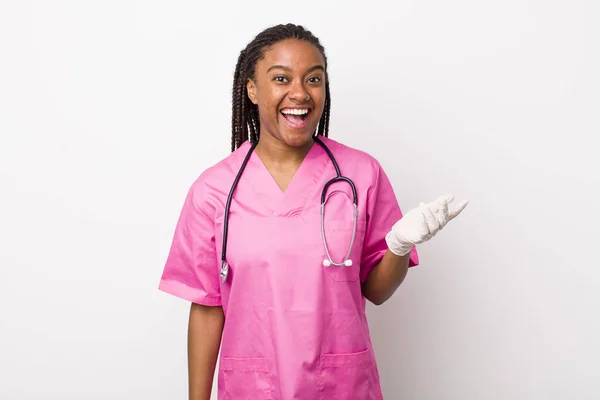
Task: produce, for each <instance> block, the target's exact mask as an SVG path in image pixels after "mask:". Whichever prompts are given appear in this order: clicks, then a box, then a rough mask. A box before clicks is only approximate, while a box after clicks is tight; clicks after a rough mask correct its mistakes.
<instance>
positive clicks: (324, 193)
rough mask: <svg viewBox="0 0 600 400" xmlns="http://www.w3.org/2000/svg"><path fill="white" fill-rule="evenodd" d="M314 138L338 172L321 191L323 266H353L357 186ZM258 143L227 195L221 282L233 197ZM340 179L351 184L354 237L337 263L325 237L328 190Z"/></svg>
mask: <svg viewBox="0 0 600 400" xmlns="http://www.w3.org/2000/svg"><path fill="white" fill-rule="evenodd" d="M313 139H314V140H315V142H317V143H318V144H319V145H321V147H322V148H323V149H324V150H325V152H326V153H327V155H328V156H329V158H330V159H331V162H332V163H333V167H334V168H335V173H336V176H335V177H334V178H332V179H330V180H329V181H327V183H326V184H325V186H323V190H322V192H321V237H322V239H323V246H324V247H325V253H326V254H327V258H326V259H325V260H323V266H325V267H329V266H331V265H333V266H335V267H341V266H346V267H350V266H352V260H351V259H350V252H351V251H352V246H354V238H355V237H356V224H357V219H358V198H357V196H356V187H355V186H354V182H352V180H351V179H350V178H347V177H345V176H342V174H341V172H340V167H339V166H338V163H337V161H336V160H335V157H334V156H333V154H332V153H331V150H329V148H328V147H327V146H326V145H325V143H323V141H322V140H321V139H319V137H318V136H313ZM256 144H257V143H253V144H252V146H251V147H250V150H248V153H247V154H246V157H245V158H244V161H243V162H242V165H241V167H240V170H239V171H238V173H237V176H236V177H235V180H234V181H233V185H231V190H230V191H229V195H228V196H227V203H226V204H225V217H224V221H223V248H222V252H221V271H220V273H219V275H220V277H221V284H223V283H225V281H226V280H227V275H228V274H229V264H228V263H227V255H226V253H227V232H228V229H229V207H230V206H231V199H232V198H233V192H234V191H235V188H236V187H237V184H238V182H239V180H240V177H241V176H242V172H244V169H245V168H246V164H248V160H249V159H250V155H251V154H252V151H254V148H255V147H256ZM340 181H343V182H346V183H348V184H349V185H350V188H351V189H352V205H353V206H354V210H353V220H354V226H353V229H352V238H351V239H350V246H348V251H347V252H346V255H345V257H344V260H343V261H342V262H340V263H336V262H334V261H333V260H332V259H331V254H330V253H329V247H328V246H327V239H326V238H325V203H326V202H327V190H328V189H329V186H331V185H332V184H334V183H335V182H340Z"/></svg>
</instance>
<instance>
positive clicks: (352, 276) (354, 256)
mask: <svg viewBox="0 0 600 400" xmlns="http://www.w3.org/2000/svg"><path fill="white" fill-rule="evenodd" d="M366 226H367V223H366V221H356V236H355V237H354V245H353V246H352V250H351V252H350V259H351V260H352V265H351V266H350V267H347V266H345V265H342V266H341V267H336V266H334V265H330V266H329V267H324V266H323V265H322V264H321V268H324V269H325V274H326V275H327V276H329V278H330V279H331V280H333V281H334V282H350V281H356V280H357V279H358V276H359V274H360V262H361V257H362V248H363V241H364V239H365V229H366ZM353 228H354V222H353V221H352V220H351V219H350V220H335V221H325V238H326V239H327V248H328V249H329V254H330V255H331V259H332V260H333V261H335V262H336V263H340V262H342V261H343V260H344V259H345V257H346V253H347V252H348V246H350V242H351V241H352V230H353ZM319 245H320V248H321V250H322V257H323V260H325V259H327V253H326V252H325V247H324V245H323V240H322V238H320V240H319Z"/></svg>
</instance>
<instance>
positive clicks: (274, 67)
mask: <svg viewBox="0 0 600 400" xmlns="http://www.w3.org/2000/svg"><path fill="white" fill-rule="evenodd" d="M272 69H283V70H285V71H291V70H292V69H291V68H290V67H286V66H285V65H273V66H272V67H270V68H269V69H268V70H267V73H269V72H270V71H271V70H272ZM317 69H320V70H321V71H323V72H325V68H324V67H323V66H322V65H314V66H312V67H310V68H309V69H308V71H306V72H307V73H310V72H313V71H315V70H317Z"/></svg>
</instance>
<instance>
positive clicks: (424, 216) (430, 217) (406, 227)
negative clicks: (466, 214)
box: [385, 194, 469, 256]
mask: <svg viewBox="0 0 600 400" xmlns="http://www.w3.org/2000/svg"><path fill="white" fill-rule="evenodd" d="M453 200H454V196H452V195H451V194H446V195H443V196H440V197H438V198H437V199H436V200H434V201H432V202H431V203H428V204H425V203H421V204H419V207H417V208H414V209H412V210H410V211H409V212H407V213H406V214H404V216H403V217H402V218H401V219H400V221H398V222H396V223H395V224H394V226H393V227H392V230H391V231H390V232H389V233H388V234H387V235H386V237H385V241H386V242H387V245H388V247H389V249H390V251H391V252H392V253H394V254H396V255H398V256H404V255H406V254H408V253H409V252H410V251H411V250H412V248H413V247H414V246H415V245H416V244H419V243H423V242H426V241H428V240H429V239H431V238H432V237H434V236H435V234H436V233H438V232H439V231H440V230H442V229H443V228H444V227H445V226H446V224H447V223H448V222H450V221H452V220H453V219H454V218H456V217H457V216H458V214H460V213H461V212H462V210H464V209H465V207H466V206H467V204H468V203H469V202H468V201H466V200H465V201H463V202H461V203H459V204H458V206H457V208H456V209H455V210H454V211H449V210H448V205H449V204H450V203H451V202H452V201H453Z"/></svg>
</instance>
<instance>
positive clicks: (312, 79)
mask: <svg viewBox="0 0 600 400" xmlns="http://www.w3.org/2000/svg"><path fill="white" fill-rule="evenodd" d="M308 82H309V83H320V82H321V77H320V76H312V77H310V78H308Z"/></svg>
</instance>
